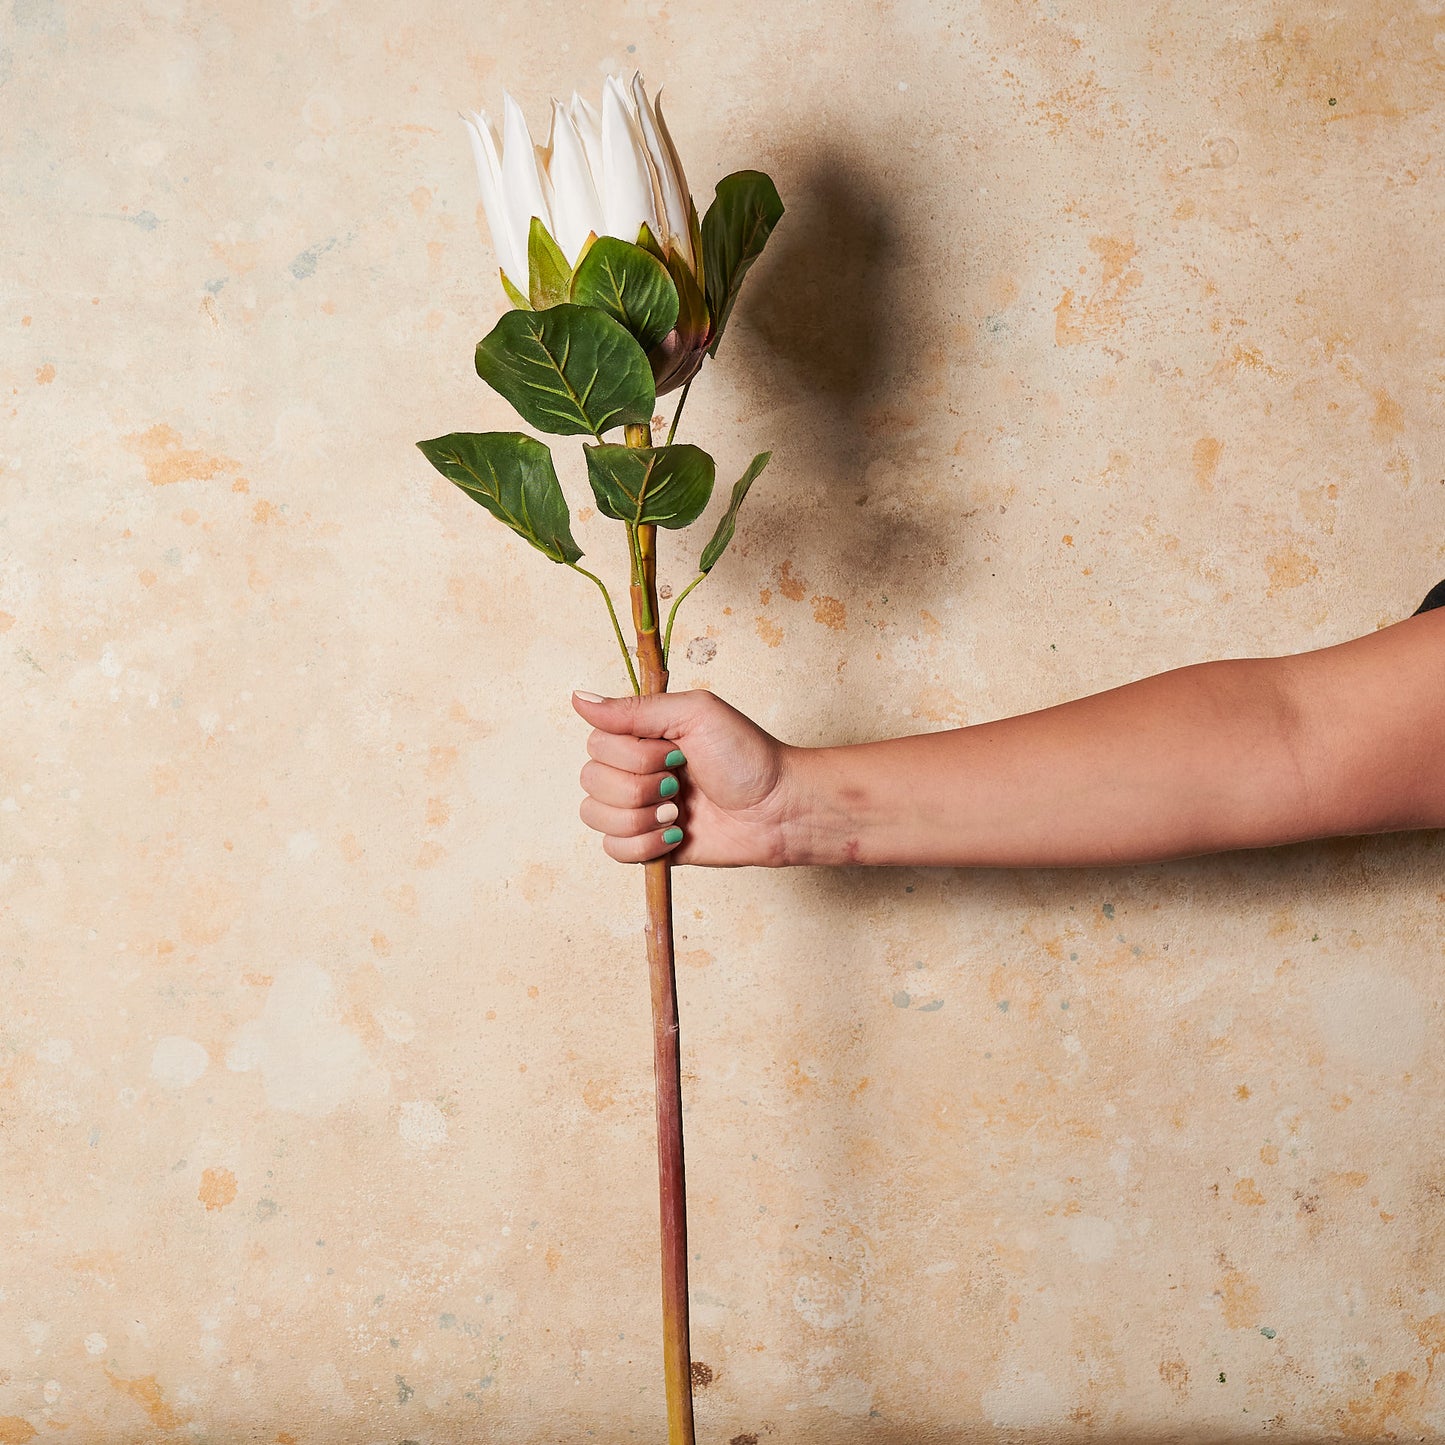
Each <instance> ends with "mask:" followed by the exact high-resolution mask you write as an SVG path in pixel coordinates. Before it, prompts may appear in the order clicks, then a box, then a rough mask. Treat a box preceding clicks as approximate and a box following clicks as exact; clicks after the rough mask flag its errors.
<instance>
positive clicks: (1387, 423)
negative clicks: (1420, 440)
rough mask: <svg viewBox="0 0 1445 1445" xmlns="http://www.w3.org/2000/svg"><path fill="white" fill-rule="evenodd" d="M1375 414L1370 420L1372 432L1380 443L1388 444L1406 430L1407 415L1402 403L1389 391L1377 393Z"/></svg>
mask: <svg viewBox="0 0 1445 1445" xmlns="http://www.w3.org/2000/svg"><path fill="white" fill-rule="evenodd" d="M1374 396H1375V414H1374V416H1372V417H1371V418H1370V430H1371V431H1373V432H1374V434H1375V436H1376V438H1377V439H1378V440H1379V441H1382V442H1387V441H1389V440H1390V439H1391V438H1392V437H1397V436H1399V435H1400V433H1401V432H1402V431H1404V430H1405V413H1404V410H1403V409H1402V407H1401V406H1400V403H1399V402H1398V401H1396V400H1395V398H1394V397H1392V396H1391V395H1390V394H1389V392H1387V391H1377V392H1375V394H1374Z"/></svg>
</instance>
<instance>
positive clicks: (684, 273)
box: [667, 249, 707, 348]
mask: <svg viewBox="0 0 1445 1445" xmlns="http://www.w3.org/2000/svg"><path fill="white" fill-rule="evenodd" d="M667 272H668V275H669V276H671V277H672V284H673V285H674V286H675V287H676V288H677V303H678V304H677V322H676V325H677V329H678V330H679V331H680V332H681V333H682V335H683V338H684V339H685V341H686V343H687V345H688V346H689V348H696V347H697V346H699V345H700V344H701V343H702V340H703V338H704V337H705V336H706V335H707V298H706V297H704V295H703V294H702V288H701V287H700V286H699V285H698V284H697V277H695V276H694V275H693V274H692V272H691V271H690V270H688V266H687V262H686V261H685V260H684V259H683V257H682V253H681V252H680V251H677V250H675V249H674V250H672V251H669V252H668V253H667Z"/></svg>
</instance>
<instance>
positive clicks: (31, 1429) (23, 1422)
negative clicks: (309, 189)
mask: <svg viewBox="0 0 1445 1445" xmlns="http://www.w3.org/2000/svg"><path fill="white" fill-rule="evenodd" d="M25 320H26V323H27V324H28V323H29V321H30V318H29V317H28V316H27V317H26V318H25ZM35 1435H36V1430H35V1426H34V1425H32V1424H31V1423H30V1421H29V1420H27V1419H25V1418H24V1417H23V1416H21V1415H0V1445H26V1441H27V1440H33V1439H34V1438H35Z"/></svg>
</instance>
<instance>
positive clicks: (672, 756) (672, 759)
mask: <svg viewBox="0 0 1445 1445" xmlns="http://www.w3.org/2000/svg"><path fill="white" fill-rule="evenodd" d="M686 761H687V758H686V756H684V754H683V753H681V752H680V751H679V750H678V749H677V748H673V750H672V751H671V752H670V753H668V755H667V756H666V757H665V758H663V760H662V766H663V767H665V768H680V767H681V766H682V765H683V764H684V763H685V762H686Z"/></svg>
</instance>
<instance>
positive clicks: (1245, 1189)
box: [1234, 1179, 1264, 1204]
mask: <svg viewBox="0 0 1445 1445" xmlns="http://www.w3.org/2000/svg"><path fill="white" fill-rule="evenodd" d="M1234 1202H1235V1203H1236V1204H1263V1203H1264V1195H1263V1194H1261V1193H1260V1192H1259V1190H1258V1189H1256V1188H1255V1186H1254V1180H1253V1179H1239V1180H1236V1181H1235V1185H1234Z"/></svg>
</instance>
